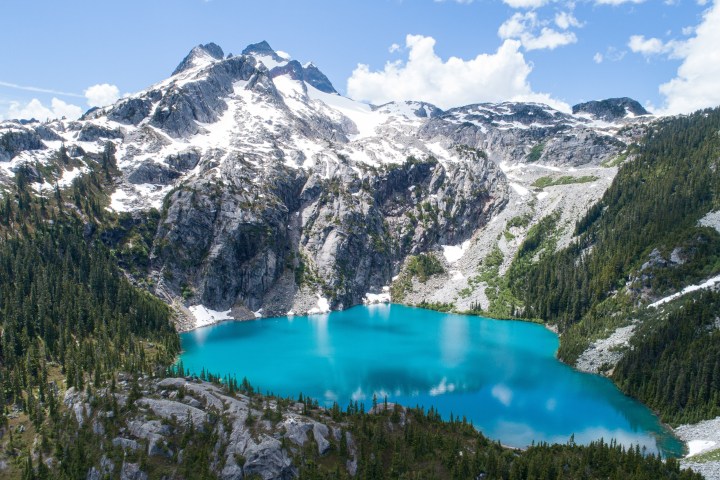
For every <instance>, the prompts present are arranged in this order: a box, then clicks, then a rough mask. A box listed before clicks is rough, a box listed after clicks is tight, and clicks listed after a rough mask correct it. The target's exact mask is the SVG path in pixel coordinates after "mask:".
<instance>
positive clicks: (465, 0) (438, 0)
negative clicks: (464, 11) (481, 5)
mask: <svg viewBox="0 0 720 480" xmlns="http://www.w3.org/2000/svg"><path fill="white" fill-rule="evenodd" d="M446 1H448V0H435V3H445V2H446ZM451 1H453V2H455V3H461V4H465V5H469V4H471V3H473V2H474V1H475V0H451Z"/></svg>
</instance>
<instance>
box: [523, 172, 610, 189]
mask: <svg viewBox="0 0 720 480" xmlns="http://www.w3.org/2000/svg"><path fill="white" fill-rule="evenodd" d="M598 178H599V177H596V176H595V175H584V176H582V177H573V176H571V175H563V176H562V177H551V176H547V177H540V178H538V179H537V180H535V181H534V182H533V184H532V186H533V187H535V188H539V189H543V188H545V187H553V186H555V185H570V184H573V183H591V182H594V181H595V180H597V179H598Z"/></svg>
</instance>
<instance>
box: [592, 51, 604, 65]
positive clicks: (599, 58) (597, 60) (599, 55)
mask: <svg viewBox="0 0 720 480" xmlns="http://www.w3.org/2000/svg"><path fill="white" fill-rule="evenodd" d="M603 60H604V58H603V54H602V53H600V52H597V53H595V55H593V62H595V63H602V62H603Z"/></svg>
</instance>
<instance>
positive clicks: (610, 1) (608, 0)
mask: <svg viewBox="0 0 720 480" xmlns="http://www.w3.org/2000/svg"><path fill="white" fill-rule="evenodd" d="M644 1H645V0H595V3H597V4H598V5H622V4H623V3H643V2H644Z"/></svg>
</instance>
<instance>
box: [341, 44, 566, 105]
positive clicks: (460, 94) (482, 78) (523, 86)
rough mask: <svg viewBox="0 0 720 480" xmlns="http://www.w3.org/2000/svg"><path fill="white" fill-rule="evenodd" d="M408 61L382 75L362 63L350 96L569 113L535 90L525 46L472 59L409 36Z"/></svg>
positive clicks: (377, 100)
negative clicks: (443, 54)
mask: <svg viewBox="0 0 720 480" xmlns="http://www.w3.org/2000/svg"><path fill="white" fill-rule="evenodd" d="M405 45H406V47H407V49H408V59H407V61H405V62H403V61H402V60H398V61H395V62H387V63H386V64H385V67H384V68H383V69H382V70H380V71H371V70H370V67H369V66H368V65H363V64H359V65H358V66H357V68H356V69H355V70H354V71H353V73H352V75H351V76H350V78H349V79H348V81H347V91H348V95H349V96H350V97H352V98H355V99H357V100H363V101H369V102H371V103H375V104H382V103H387V102H390V101H401V100H425V101H428V102H431V103H434V104H436V105H438V106H439V107H441V108H449V107H456V106H460V105H467V104H470V103H477V102H500V101H533V102H541V103H546V104H548V105H551V106H553V107H555V108H559V109H562V110H564V111H567V110H569V107H568V105H567V104H565V103H563V102H560V101H558V100H555V99H553V98H552V97H550V95H548V94H544V93H536V92H533V91H532V88H531V87H530V83H529V81H528V76H529V75H530V72H531V71H532V66H531V65H529V64H528V63H527V62H526V61H525V57H524V56H523V54H522V52H520V42H519V41H517V40H505V41H504V42H503V43H502V45H500V47H499V48H498V49H497V51H496V52H495V53H483V54H479V55H478V56H477V57H475V58H473V59H470V60H463V59H461V58H457V57H450V58H449V59H447V60H443V59H441V58H440V57H439V56H438V55H437V54H436V53H435V39H434V38H432V37H426V36H423V35H408V36H407V37H406V39H405Z"/></svg>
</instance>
